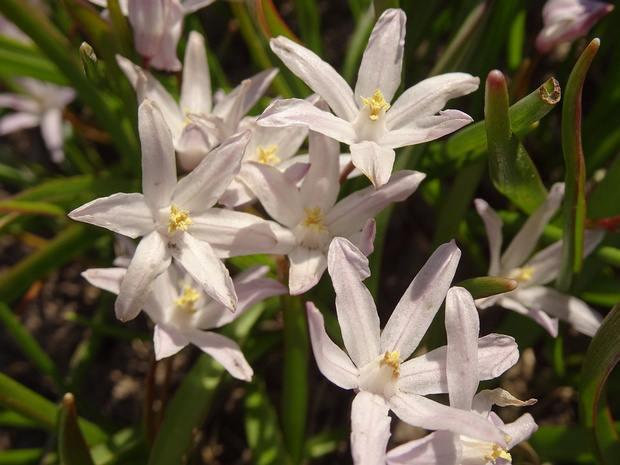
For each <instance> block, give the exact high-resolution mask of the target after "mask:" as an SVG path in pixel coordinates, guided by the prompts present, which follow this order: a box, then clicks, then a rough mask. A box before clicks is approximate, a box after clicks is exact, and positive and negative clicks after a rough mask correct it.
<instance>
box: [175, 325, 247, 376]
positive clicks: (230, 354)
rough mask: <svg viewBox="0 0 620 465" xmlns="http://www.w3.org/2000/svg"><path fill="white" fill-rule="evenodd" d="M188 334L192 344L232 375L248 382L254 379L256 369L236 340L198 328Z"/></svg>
mask: <svg viewBox="0 0 620 465" xmlns="http://www.w3.org/2000/svg"><path fill="white" fill-rule="evenodd" d="M186 336H187V337H188V338H189V340H190V342H191V343H192V344H194V345H195V346H196V347H198V348H199V349H200V350H202V351H203V352H205V353H207V354H209V355H210V356H211V357H213V358H214V359H215V360H216V361H217V362H218V363H219V364H220V365H222V366H223V367H224V368H225V369H226V371H228V373H230V374H231V375H232V376H234V377H235V378H237V379H241V380H243V381H247V382H250V381H251V380H252V375H253V374H254V371H253V370H252V367H251V366H250V364H249V363H248V362H247V360H246V359H245V357H244V356H243V352H241V349H240V348H239V345H238V344H237V343H236V342H235V341H233V340H232V339H229V338H227V337H226V336H222V335H221V334H218V333H213V332H211V331H200V330H198V329H190V330H188V331H187V333H186Z"/></svg>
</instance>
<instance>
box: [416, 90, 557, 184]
mask: <svg viewBox="0 0 620 465" xmlns="http://www.w3.org/2000/svg"><path fill="white" fill-rule="evenodd" d="M559 101H560V86H559V84H558V82H557V81H556V80H555V79H554V78H551V79H549V80H548V81H546V82H545V83H544V84H543V85H541V86H540V87H539V88H538V89H536V90H535V91H534V92H532V93H530V94H529V95H527V96H526V97H524V98H522V99H521V100H519V101H518V102H516V103H515V104H513V105H511V106H510V108H509V115H510V128H511V129H512V132H514V133H515V134H516V135H517V136H518V137H521V136H522V135H523V134H525V133H527V132H529V131H531V130H532V125H534V124H536V123H537V122H538V121H540V120H541V119H542V118H543V117H544V116H545V115H547V113H549V112H550V111H551V110H552V109H553V107H554V106H555V105H556V104H557V103H558V102H559ZM432 147H434V148H435V149H436V150H435V151H434V153H430V154H429V155H428V156H426V157H424V158H422V160H421V161H420V166H419V167H418V169H419V170H420V171H422V172H424V173H427V174H428V175H429V176H436V175H437V174H438V173H441V172H448V171H449V172H453V171H457V170H458V169H460V168H461V167H462V165H463V164H464V163H465V162H466V161H467V162H469V163H473V162H474V161H476V160H478V159H480V158H482V157H484V155H485V151H486V149H487V136H486V129H485V122H484V121H479V122H477V123H474V124H470V125H469V126H467V127H465V128H463V129H461V130H460V131H458V132H457V133H456V134H454V135H452V136H450V138H449V139H448V140H447V141H446V142H445V143H437V144H432ZM437 149H439V150H437Z"/></svg>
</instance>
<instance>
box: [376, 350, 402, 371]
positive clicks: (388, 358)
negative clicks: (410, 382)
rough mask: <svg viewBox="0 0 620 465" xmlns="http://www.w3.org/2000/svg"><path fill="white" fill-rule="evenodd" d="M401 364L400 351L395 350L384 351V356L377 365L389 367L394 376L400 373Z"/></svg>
mask: <svg viewBox="0 0 620 465" xmlns="http://www.w3.org/2000/svg"><path fill="white" fill-rule="evenodd" d="M401 363H402V359H401V358H400V351H398V350H395V351H394V352H388V351H387V350H386V351H385V355H384V356H383V359H382V360H381V362H380V363H379V365H381V366H386V365H387V366H389V367H390V368H392V370H394V373H395V374H399V373H400V364H401Z"/></svg>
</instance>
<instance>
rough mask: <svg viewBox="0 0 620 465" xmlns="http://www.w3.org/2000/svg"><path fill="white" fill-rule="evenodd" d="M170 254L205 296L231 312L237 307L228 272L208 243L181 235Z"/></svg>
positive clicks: (235, 295)
mask: <svg viewBox="0 0 620 465" xmlns="http://www.w3.org/2000/svg"><path fill="white" fill-rule="evenodd" d="M172 254H173V256H174V258H176V259H177V260H178V261H179V262H181V265H183V267H184V268H185V269H186V270H187V272H188V273H189V274H191V275H192V277H193V278H194V279H195V280H196V281H197V282H198V284H200V285H201V286H202V288H203V289H204V290H205V292H206V293H207V294H209V295H210V296H211V297H213V298H214V299H215V300H217V301H218V302H220V303H221V304H222V305H224V306H226V307H228V308H229V309H230V310H232V311H233V312H234V311H235V307H236V306H237V294H236V293H235V286H234V285H233V282H232V279H230V275H229V274H228V270H227V269H226V267H225V266H224V264H223V263H222V261H221V260H220V259H219V258H218V257H217V255H216V254H215V252H214V251H213V248H212V247H211V245H210V244H209V243H208V242H204V241H200V240H198V239H196V238H195V237H194V236H192V235H191V234H188V233H185V234H183V239H182V242H180V243H177V244H176V246H175V247H174V248H173V249H172Z"/></svg>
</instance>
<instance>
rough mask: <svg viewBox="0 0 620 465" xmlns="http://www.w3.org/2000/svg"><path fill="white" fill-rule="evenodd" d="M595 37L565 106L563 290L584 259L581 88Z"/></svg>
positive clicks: (560, 276) (571, 80) (560, 286)
mask: <svg viewBox="0 0 620 465" xmlns="http://www.w3.org/2000/svg"><path fill="white" fill-rule="evenodd" d="M599 45H600V41H599V40H598V39H594V40H593V41H592V42H590V45H588V47H587V48H586V49H585V50H584V52H583V53H582V54H581V56H580V57H579V60H577V63H576V64H575V67H574V68H573V71H572V72H571V74H570V77H569V78H568V83H567V84H566V91H565V92H564V106H563V108H562V151H563V152H564V164H565V169H566V173H565V175H564V185H565V193H564V205H563V207H562V208H563V209H562V214H563V220H564V226H563V235H562V236H563V243H562V260H561V262H560V271H559V273H558V277H557V280H556V287H557V288H558V290H560V291H561V292H567V291H568V290H569V289H570V286H571V282H572V280H573V275H574V274H575V273H578V272H579V270H580V269H581V264H582V262H583V231H584V222H585V216H586V199H585V185H586V173H585V162H584V157H583V148H582V147H581V91H582V89H583V83H584V81H585V79H586V74H587V72H588V69H589V68H590V64H591V63H592V60H594V56H595V55H596V52H597V50H598V48H599Z"/></svg>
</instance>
